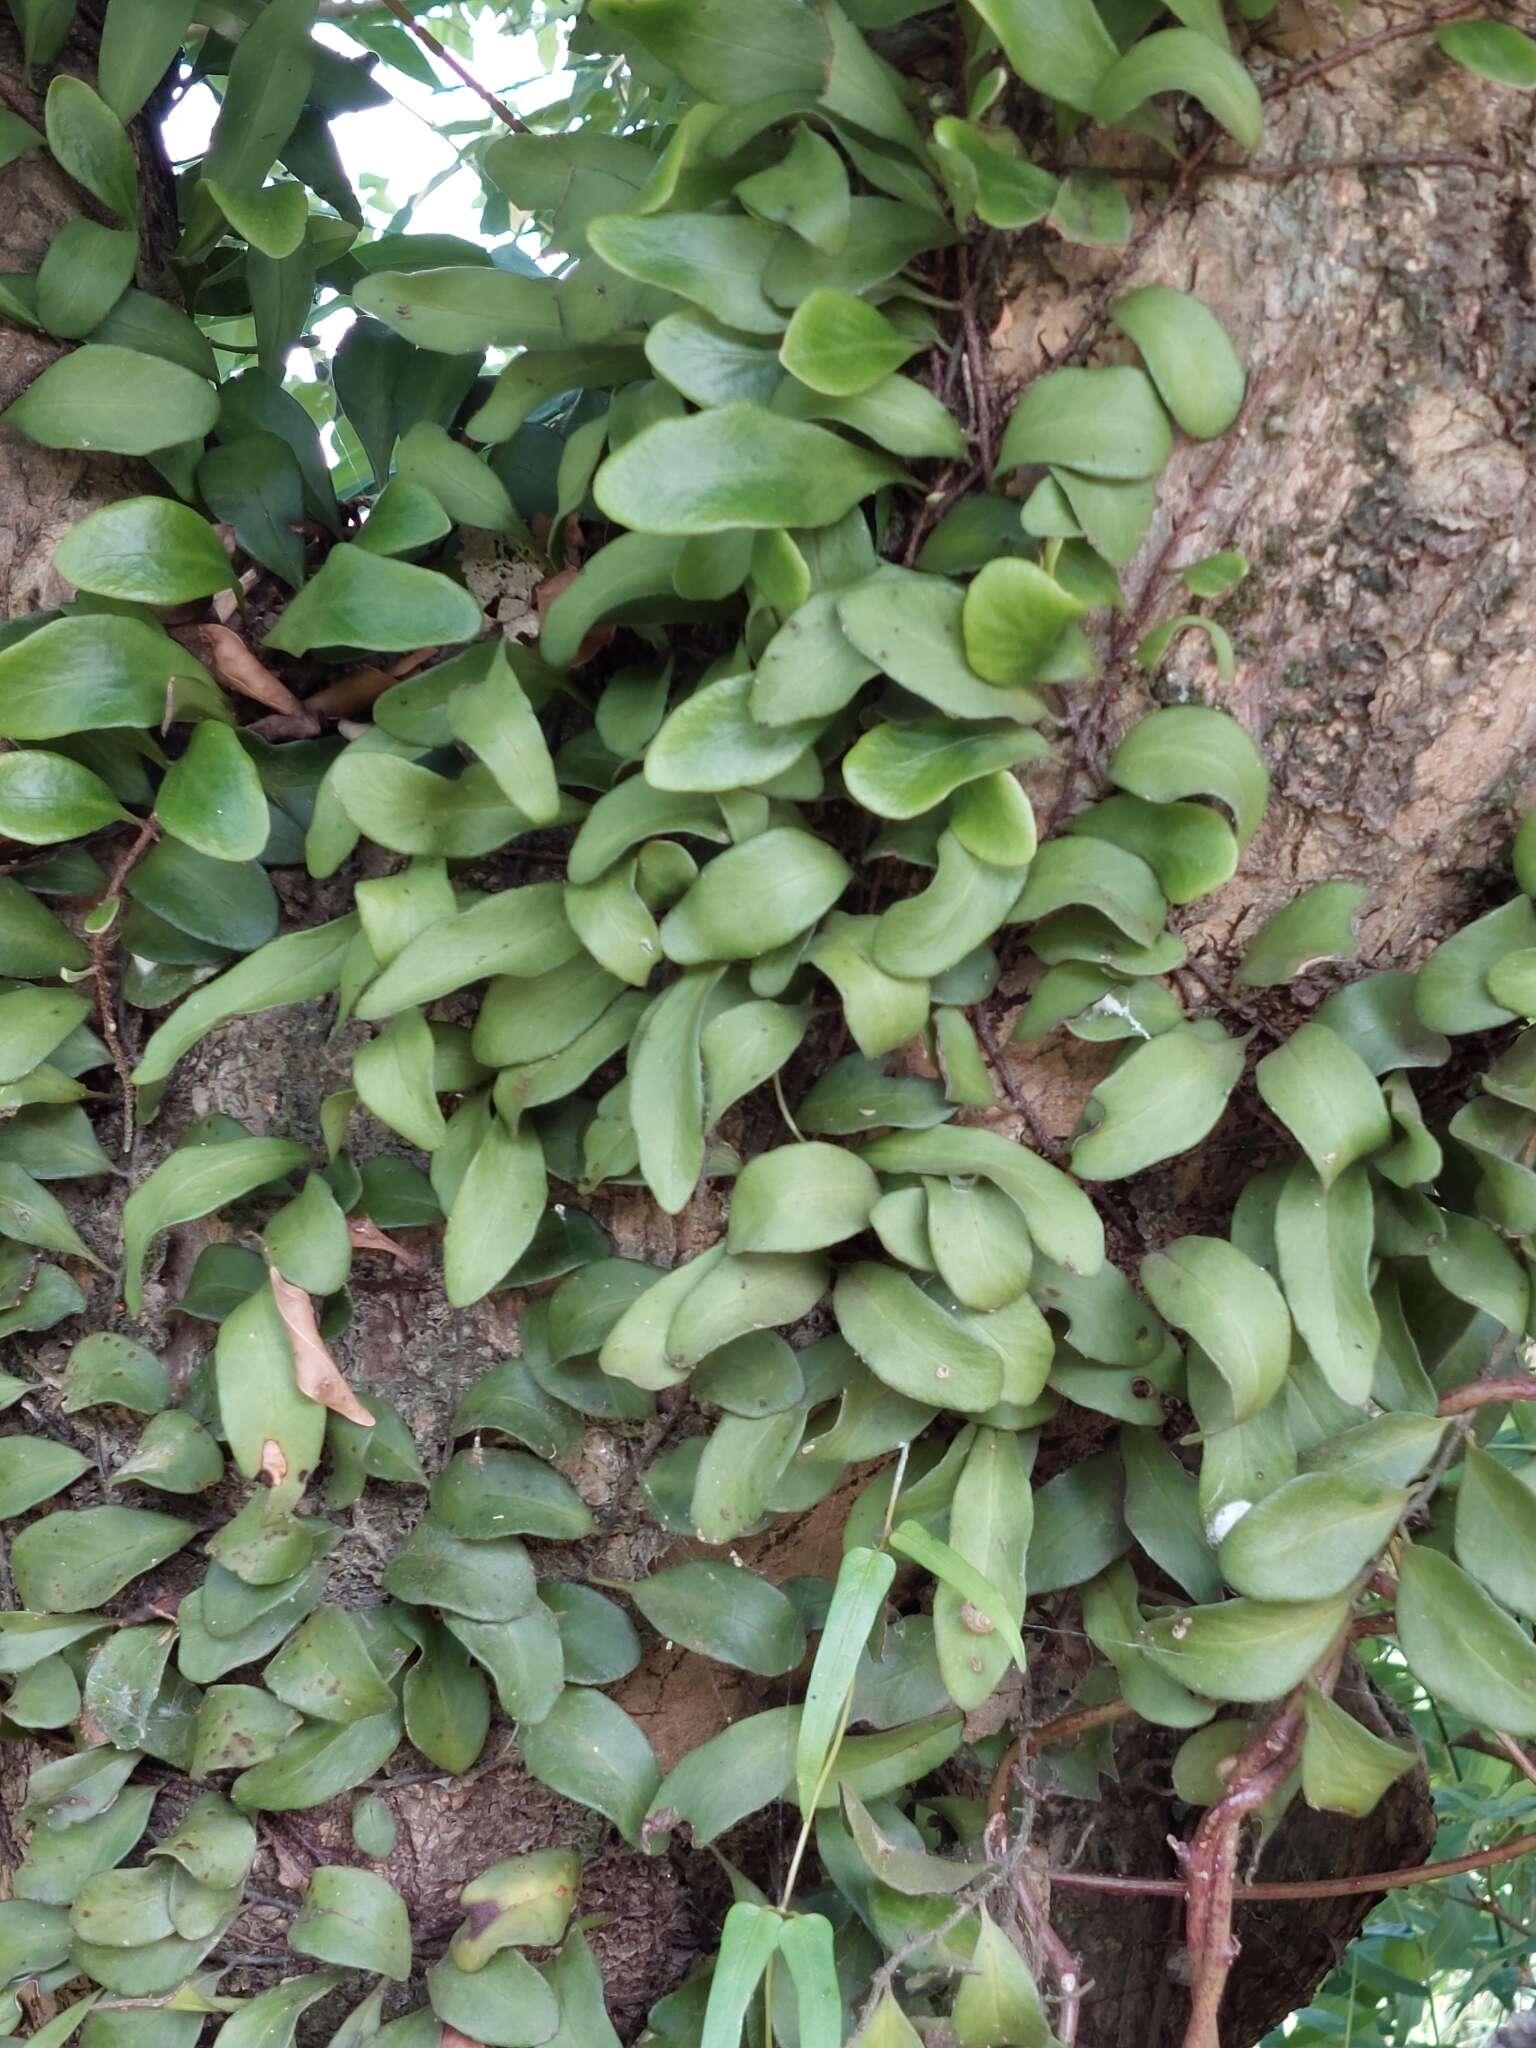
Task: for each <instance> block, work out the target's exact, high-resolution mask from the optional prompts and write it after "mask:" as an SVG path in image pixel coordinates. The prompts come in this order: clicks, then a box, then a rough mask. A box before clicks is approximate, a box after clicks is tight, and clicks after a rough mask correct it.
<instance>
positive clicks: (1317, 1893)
mask: <svg viewBox="0 0 1536 2048" xmlns="http://www.w3.org/2000/svg"><path fill="white" fill-rule="evenodd" d="M1532 1851H1536V1834H1529V1835H1514V1836H1512V1837H1511V1838H1510V1840H1509V1841H1507V1842H1501V1843H1500V1844H1499V1846H1498V1848H1496V1849H1481V1850H1478V1851H1477V1852H1476V1853H1475V1854H1473V1855H1470V1856H1448V1857H1446V1858H1445V1860H1444V1861H1443V1862H1440V1863H1415V1864H1411V1865H1409V1866H1407V1867H1405V1868H1403V1869H1400V1870H1372V1871H1367V1872H1366V1873H1365V1874H1364V1875H1363V1876H1361V1877H1320V1878H1316V1879H1314V1880H1311V1881H1306V1880H1302V1881H1299V1882H1289V1883H1280V1882H1276V1883H1273V1884H1238V1885H1234V1886H1233V1888H1232V1891H1233V1897H1234V1898H1235V1899H1236V1901H1237V1903H1238V1904H1239V1905H1242V1904H1244V1903H1245V1902H1249V1901H1251V1902H1253V1903H1254V1904H1259V1903H1260V1902H1263V1901H1268V1902H1269V1903H1271V1904H1279V1903H1283V1902H1284V1901H1286V1900H1288V1899H1356V1898H1361V1897H1363V1896H1364V1895H1365V1894H1366V1893H1367V1892H1396V1891H1402V1890H1403V1889H1404V1888H1405V1887H1406V1886H1408V1885H1414V1884H1439V1883H1440V1882H1441V1881H1442V1880H1443V1879H1445V1878H1448V1877H1465V1876H1466V1874H1467V1872H1468V1871H1469V1870H1491V1869H1493V1868H1494V1866H1495V1865H1496V1864H1500V1863H1516V1862H1518V1861H1519V1859H1520V1858H1521V1857H1522V1856H1529V1855H1530V1854H1531V1853H1532ZM1048 1875H1049V1877H1050V1880H1051V1883H1052V1884H1053V1885H1055V1884H1061V1885H1065V1886H1066V1887H1067V1888H1068V1890H1069V1891H1079V1892H1119V1893H1120V1894H1121V1895H1122V1896H1123V1897H1125V1898H1136V1899H1182V1898H1183V1897H1184V1896H1185V1894H1186V1892H1187V1890H1188V1887H1187V1885H1186V1884H1185V1882H1184V1880H1183V1878H1181V1877H1115V1876H1112V1875H1111V1874H1110V1873H1109V1872H1107V1871H1098V1870H1052V1871H1050V1872H1049V1873H1048Z"/></svg>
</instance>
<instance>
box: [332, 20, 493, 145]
mask: <svg viewBox="0 0 1536 2048" xmlns="http://www.w3.org/2000/svg"><path fill="white" fill-rule="evenodd" d="M379 4H380V5H381V6H383V7H384V8H386V9H387V10H388V12H389V13H391V14H392V15H393V16H394V17H395V19H396V21H398V22H399V23H400V25H401V27H402V28H407V29H409V30H410V32H411V34H412V35H413V36H414V37H415V38H416V40H417V42H418V43H420V44H421V46H422V48H423V49H424V50H430V51H431V53H432V55H433V56H434V57H436V58H437V60H438V62H439V63H440V64H446V65H447V67H448V69H449V70H450V71H451V72H452V73H453V75H454V77H455V78H456V79H457V80H458V81H459V83H460V85H467V86H468V87H469V90H470V91H471V92H472V93H478V94H479V96H480V98H481V99H483V100H484V101H485V104H486V105H487V106H488V107H489V108H490V109H491V111H492V113H494V114H496V115H498V116H499V117H500V118H501V119H502V120H503V121H505V122H506V124H507V126H508V127H509V128H510V129H511V130H512V132H513V133H514V134H515V135H527V134H530V133H531V132H532V131H531V130H530V129H529V126H528V123H527V122H526V121H524V120H521V119H520V118H519V117H518V116H517V115H516V114H514V113H513V111H512V109H511V108H510V107H509V106H508V105H507V104H506V102H505V101H504V100H499V99H497V97H496V95H495V93H493V92H492V91H490V89H489V88H488V87H486V86H483V85H482V84H481V83H480V81H479V79H478V78H476V77H475V75H474V73H473V72H472V71H470V70H469V69H467V67H466V66H465V65H463V64H461V63H460V61H459V59H458V58H457V57H455V56H454V54H453V52H452V50H448V49H445V48H444V47H443V45H442V44H441V43H440V42H439V41H438V39H437V37H436V36H435V35H433V33H432V31H431V29H429V28H428V27H427V26H426V25H425V23H423V22H420V21H418V20H417V19H416V17H415V15H414V14H413V13H412V12H411V10H410V8H409V7H408V6H406V4H405V0H379ZM362 11H363V9H362V8H361V7H353V8H350V9H349V10H348V12H349V13H352V14H358V13H361V12H362Z"/></svg>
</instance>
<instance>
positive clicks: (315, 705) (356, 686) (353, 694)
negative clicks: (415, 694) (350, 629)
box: [308, 663, 399, 718]
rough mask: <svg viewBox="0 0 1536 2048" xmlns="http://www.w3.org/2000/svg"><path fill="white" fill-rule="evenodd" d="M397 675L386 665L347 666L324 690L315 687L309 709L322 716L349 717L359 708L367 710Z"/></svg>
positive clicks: (390, 685) (391, 686)
mask: <svg viewBox="0 0 1536 2048" xmlns="http://www.w3.org/2000/svg"><path fill="white" fill-rule="evenodd" d="M398 681H399V677H398V676H395V675H392V674H391V673H390V671H389V670H388V669H387V668H376V667H375V666H373V664H372V663H370V664H369V665H368V666H367V667H366V668H353V669H348V671H347V673H346V674H345V675H344V676H338V677H337V678H336V680H335V682H334V683H327V684H326V686H325V688H324V689H323V690H316V692H315V694H314V695H313V696H312V697H311V698H310V699H309V700H308V703H309V709H310V710H311V711H315V712H318V713H319V715H320V716H321V717H322V718H351V717H353V716H355V714H356V713H357V712H359V711H366V710H367V709H368V707H369V705H370V704H372V703H373V702H374V701H375V699H377V698H379V697H382V696H383V694H384V692H385V691H386V690H392V689H393V688H394V687H395V684H396V683H397V682H398Z"/></svg>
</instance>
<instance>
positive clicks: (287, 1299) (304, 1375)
mask: <svg viewBox="0 0 1536 2048" xmlns="http://www.w3.org/2000/svg"><path fill="white" fill-rule="evenodd" d="M267 1271H268V1273H269V1274H270V1276H271V1280H272V1293H273V1296H274V1297H275V1299H276V1301H277V1312H278V1314H279V1315H280V1316H281V1317H282V1319H283V1328H284V1329H285V1330H286V1331H287V1332H288V1342H289V1344H290V1345H291V1346H292V1348H293V1373H294V1378H295V1379H296V1380H297V1381H298V1383H299V1392H300V1393H301V1394H308V1396H309V1398H310V1400H311V1401H318V1402H319V1403H320V1405H321V1406H322V1407H323V1408H329V1409H330V1410H331V1412H332V1413H333V1414H335V1415H344V1416H345V1417H346V1419H347V1421H348V1422H358V1423H361V1424H362V1426H363V1428H364V1429H372V1427H373V1424H374V1418H373V1416H372V1415H370V1414H369V1412H368V1410H367V1409H366V1408H365V1407H364V1406H363V1404H362V1402H361V1401H359V1400H358V1398H357V1396H356V1394H354V1393H353V1391H352V1389H351V1388H350V1387H349V1386H348V1385H347V1382H346V1379H345V1378H344V1376H343V1374H342V1370H341V1367H340V1366H339V1365H338V1364H337V1363H336V1361H335V1359H334V1358H332V1356H331V1354H330V1352H329V1351H327V1350H326V1348H325V1343H324V1340H323V1339H322V1337H321V1335H320V1326H319V1324H318V1323H317V1322H316V1321H315V1304H314V1302H313V1301H312V1300H311V1299H310V1297H309V1296H308V1295H307V1294H306V1293H305V1292H304V1289H303V1288H302V1287H295V1286H294V1284H293V1282H292V1281H291V1280H285V1279H284V1278H283V1276H282V1274H281V1273H279V1272H278V1270H277V1268H276V1266H269V1267H268V1268H267Z"/></svg>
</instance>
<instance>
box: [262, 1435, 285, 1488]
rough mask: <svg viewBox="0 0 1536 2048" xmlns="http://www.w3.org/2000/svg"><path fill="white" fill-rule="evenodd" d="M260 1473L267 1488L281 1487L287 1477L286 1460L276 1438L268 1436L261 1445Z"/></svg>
mask: <svg viewBox="0 0 1536 2048" xmlns="http://www.w3.org/2000/svg"><path fill="white" fill-rule="evenodd" d="M261 1471H262V1477H263V1478H264V1479H265V1480H266V1481H267V1483H268V1485H269V1486H281V1485H282V1483H283V1481H284V1480H285V1479H286V1478H287V1477H288V1459H287V1457H286V1455H285V1454H284V1451H283V1447H282V1445H281V1444H280V1443H279V1442H278V1441H277V1438H276V1437H273V1436H269V1437H268V1438H267V1439H266V1441H265V1442H264V1443H263V1444H262V1447H261Z"/></svg>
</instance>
